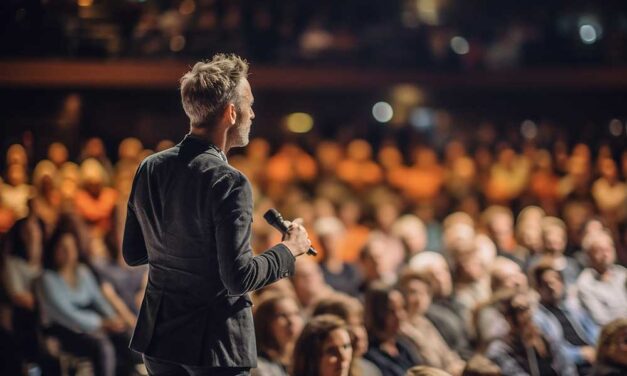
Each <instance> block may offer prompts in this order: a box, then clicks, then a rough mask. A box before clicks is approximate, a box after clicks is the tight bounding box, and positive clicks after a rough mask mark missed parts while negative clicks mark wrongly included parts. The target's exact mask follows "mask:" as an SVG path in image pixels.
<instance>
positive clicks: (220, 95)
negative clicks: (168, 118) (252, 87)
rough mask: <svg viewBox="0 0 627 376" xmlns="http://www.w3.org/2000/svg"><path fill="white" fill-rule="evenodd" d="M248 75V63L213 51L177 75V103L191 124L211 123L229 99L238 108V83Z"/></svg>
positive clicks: (234, 56) (233, 56)
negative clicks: (179, 85)
mask: <svg viewBox="0 0 627 376" xmlns="http://www.w3.org/2000/svg"><path fill="white" fill-rule="evenodd" d="M247 75H248V62H247V61H246V60H244V59H242V58H241V57H239V56H237V55H233V54H216V55H215V56H213V58H212V59H211V60H207V61H201V62H198V63H196V64H195V65H194V67H193V68H192V69H191V70H190V71H189V72H187V73H185V75H183V77H181V80H180V83H181V102H182V104H183V110H185V113H186V114H187V116H188V117H189V120H190V125H191V126H192V127H198V128H204V127H208V126H211V125H212V124H213V123H214V122H215V120H216V119H217V117H218V115H219V114H220V113H221V112H222V111H224V109H225V108H226V106H227V104H228V103H229V102H232V103H234V104H235V105H236V107H238V108H239V101H240V98H239V96H240V95H239V93H238V90H237V88H238V86H239V84H240V82H241V81H242V79H244V78H246V76H247Z"/></svg>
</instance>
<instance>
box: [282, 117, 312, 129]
mask: <svg viewBox="0 0 627 376" xmlns="http://www.w3.org/2000/svg"><path fill="white" fill-rule="evenodd" d="M285 124H286V125H287V129H289V131H290V132H294V133H307V132H309V131H310V130H311V129H312V128H313V124H314V120H313V117H311V115H309V114H307V113H305V112H294V113H292V114H289V115H287V117H286V118H285Z"/></svg>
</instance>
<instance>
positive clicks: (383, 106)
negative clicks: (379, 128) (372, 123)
mask: <svg viewBox="0 0 627 376" xmlns="http://www.w3.org/2000/svg"><path fill="white" fill-rule="evenodd" d="M372 116H374V119H375V120H376V121H378V122H379V123H387V122H388V121H390V120H392V117H393V116H394V110H393V109H392V106H390V104H389V103H387V102H377V103H375V105H374V106H372Z"/></svg>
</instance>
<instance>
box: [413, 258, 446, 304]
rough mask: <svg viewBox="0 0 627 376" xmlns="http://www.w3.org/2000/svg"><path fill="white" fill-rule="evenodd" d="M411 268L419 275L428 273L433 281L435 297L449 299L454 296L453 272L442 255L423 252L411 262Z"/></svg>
mask: <svg viewBox="0 0 627 376" xmlns="http://www.w3.org/2000/svg"><path fill="white" fill-rule="evenodd" d="M409 267H410V268H411V269H412V270H414V271H416V272H418V273H426V275H427V276H428V277H429V278H430V279H431V287H432V288H433V296H434V297H436V298H447V297H449V296H450V295H451V294H452V292H453V281H452V277H451V271H450V269H449V266H448V264H447V262H446V260H445V259H444V257H443V256H442V255H441V254H439V253H435V252H421V253H419V254H417V255H416V256H414V257H413V258H412V259H411V260H410V262H409Z"/></svg>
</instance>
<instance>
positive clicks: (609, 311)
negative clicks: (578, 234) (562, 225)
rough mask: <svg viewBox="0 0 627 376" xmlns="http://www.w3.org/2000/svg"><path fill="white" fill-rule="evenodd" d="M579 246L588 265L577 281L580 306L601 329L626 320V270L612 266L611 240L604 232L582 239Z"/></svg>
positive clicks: (614, 254) (614, 253)
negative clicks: (613, 321)
mask: <svg viewBox="0 0 627 376" xmlns="http://www.w3.org/2000/svg"><path fill="white" fill-rule="evenodd" d="M581 246H582V248H583V251H584V252H585V254H586V256H587V259H588V265H589V267H587V268H585V269H584V270H583V271H582V272H581V274H580V275H579V278H578V279H577V292H578V294H579V300H580V301H581V303H582V305H583V306H584V307H585V308H586V309H587V310H588V312H589V313H590V315H591V316H592V318H593V319H594V321H596V323H597V324H599V325H601V326H602V325H605V324H607V323H609V322H610V321H612V320H614V319H618V318H623V317H627V287H626V283H627V269H625V268H624V267H622V266H620V265H617V264H615V262H616V247H615V245H614V241H613V240H612V236H611V235H610V234H609V233H608V232H605V231H599V232H592V233H589V234H588V235H586V236H585V237H584V239H583V241H582V244H581Z"/></svg>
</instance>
